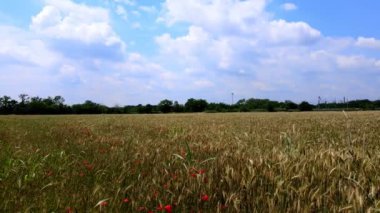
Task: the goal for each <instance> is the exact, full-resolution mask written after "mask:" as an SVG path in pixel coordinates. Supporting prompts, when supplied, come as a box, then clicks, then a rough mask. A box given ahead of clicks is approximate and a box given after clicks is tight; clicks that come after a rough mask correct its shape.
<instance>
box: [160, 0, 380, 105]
mask: <svg viewBox="0 0 380 213" xmlns="http://www.w3.org/2000/svg"><path fill="white" fill-rule="evenodd" d="M266 5H267V1H264V0H258V1H254V0H247V1H233V0H210V1H202V0H194V1H186V2H183V1H180V0H166V2H165V4H164V11H163V15H162V16H161V17H160V20H163V21H164V22H165V23H167V24H168V25H169V26H173V25H175V24H176V23H179V24H183V23H185V24H188V25H189V28H188V32H187V34H186V35H182V36H177V37H176V36H172V35H170V34H168V33H166V34H163V35H161V36H159V37H157V38H156V43H157V44H158V45H159V47H160V53H161V55H162V57H161V59H163V60H165V59H169V60H170V59H173V58H176V60H175V62H174V63H175V64H176V67H177V69H179V70H182V72H183V75H187V76H188V78H190V79H193V80H194V82H196V81H198V80H202V79H213V82H214V84H215V85H224V87H218V89H219V91H224V93H226V94H227V93H228V92H229V91H236V92H237V93H240V94H244V95H246V96H248V97H252V96H254V95H255V94H254V93H259V94H263V95H264V96H265V95H266V96H267V97H272V98H279V97H281V98H289V99H294V97H302V96H310V95H311V96H315V95H317V94H316V93H313V92H311V90H313V91H314V90H315V91H318V90H319V89H321V86H320V85H322V84H323V85H330V86H333V85H334V84H335V83H337V84H338V85H339V86H338V88H339V87H340V88H339V89H336V90H335V91H334V92H333V93H334V94H339V93H340V94H341V93H343V92H345V91H346V92H348V91H350V89H348V88H350V79H351V78H352V77H353V76H355V77H354V78H355V80H356V81H357V82H362V83H364V82H366V81H367V78H368V76H369V75H371V74H372V73H373V72H378V70H379V69H378V67H379V60H378V59H376V58H371V57H369V56H366V55H365V54H364V55H363V54H357V53H354V52H353V51H352V50H351V49H350V48H352V46H353V45H354V44H355V40H354V39H352V38H348V39H346V38H330V37H326V36H324V35H322V33H321V32H320V31H319V30H317V29H315V28H313V27H312V26H310V25H309V24H307V23H306V22H301V21H300V22H289V21H286V20H282V19H275V18H274V17H273V16H270V15H268V12H267V11H266V9H265V8H266ZM287 9H296V5H288V6H287ZM376 44H377V40H374V39H358V41H357V42H356V45H358V46H362V47H363V46H367V47H374V46H377V45H376ZM172 63H173V62H172ZM359 73H363V75H360V74H359ZM364 73H365V74H364ZM252 82H253V83H252ZM352 85H354V84H352ZM335 88H337V86H336V85H335ZM321 93H324V94H325V95H327V91H326V93H325V92H321ZM215 94H216V93H214V95H215ZM371 94H372V93H371ZM319 95H322V94H319ZM346 95H347V94H346ZM362 95H363V96H366V97H367V94H365V93H362ZM304 98H305V97H304Z"/></svg>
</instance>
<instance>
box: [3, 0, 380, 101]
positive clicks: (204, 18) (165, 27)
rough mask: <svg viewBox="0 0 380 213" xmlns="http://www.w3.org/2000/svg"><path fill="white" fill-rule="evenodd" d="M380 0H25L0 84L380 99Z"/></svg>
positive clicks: (36, 89) (54, 90)
mask: <svg viewBox="0 0 380 213" xmlns="http://www.w3.org/2000/svg"><path fill="white" fill-rule="evenodd" d="M379 10H380V2H379V1H374V0H372V1H369V0H366V1H343V0H335V1H327V0H319V1H304V0H303V1H301V0H293V1H286V0H245V1H243V0H241V1H240V0H192V1H183V0H161V1H159V0H30V1H25V0H13V1H6V2H4V3H2V4H0V39H1V40H2V45H1V46H0V67H1V70H0V73H1V75H0V81H1V82H2V83H1V84H0V95H10V96H12V97H13V98H17V96H18V94H21V93H27V94H30V95H31V96H37V95H38V96H43V97H45V96H53V95H62V96H64V97H65V98H66V101H67V102H68V103H79V102H83V101H84V100H86V99H90V100H93V101H96V102H99V103H103V104H107V105H110V106H112V105H115V104H119V105H125V104H138V103H142V104H147V103H151V104H156V103H158V102H159V101H160V100H162V99H165V98H167V99H171V100H178V101H179V102H182V103H184V102H185V101H186V100H187V99H188V98H191V97H193V98H204V99H207V100H209V101H214V102H226V103H229V101H230V94H231V92H234V93H235V96H236V100H238V99H240V98H251V97H255V98H270V99H275V100H289V99H290V100H294V101H296V102H300V101H302V100H307V101H310V102H313V103H315V102H316V100H317V97H318V96H321V97H322V98H323V99H326V100H328V101H334V100H338V101H339V100H341V99H343V97H346V98H348V99H359V98H368V99H380V94H379V93H378V91H379V90H380V28H379V27H377V25H378V24H377V21H378V20H380V15H379V13H378V12H377V11H379Z"/></svg>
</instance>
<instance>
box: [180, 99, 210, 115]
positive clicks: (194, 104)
mask: <svg viewBox="0 0 380 213" xmlns="http://www.w3.org/2000/svg"><path fill="white" fill-rule="evenodd" d="M207 106H208V103H207V101H206V100H203V99H194V98H190V99H188V100H187V102H186V103H185V108H186V111H188V112H203V111H205V109H206V108H207Z"/></svg>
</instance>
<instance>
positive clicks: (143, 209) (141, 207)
mask: <svg viewBox="0 0 380 213" xmlns="http://www.w3.org/2000/svg"><path fill="white" fill-rule="evenodd" d="M145 210H146V207H144V206H140V207H139V208H137V211H139V212H142V211H145Z"/></svg>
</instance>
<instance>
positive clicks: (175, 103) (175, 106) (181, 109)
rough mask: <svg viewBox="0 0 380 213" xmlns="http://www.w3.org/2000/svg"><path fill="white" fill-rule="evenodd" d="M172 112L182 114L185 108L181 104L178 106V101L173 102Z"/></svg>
mask: <svg viewBox="0 0 380 213" xmlns="http://www.w3.org/2000/svg"><path fill="white" fill-rule="evenodd" d="M173 111H174V112H177V113H178V112H184V111H185V106H184V105H182V104H179V103H178V101H174V104H173Z"/></svg>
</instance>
